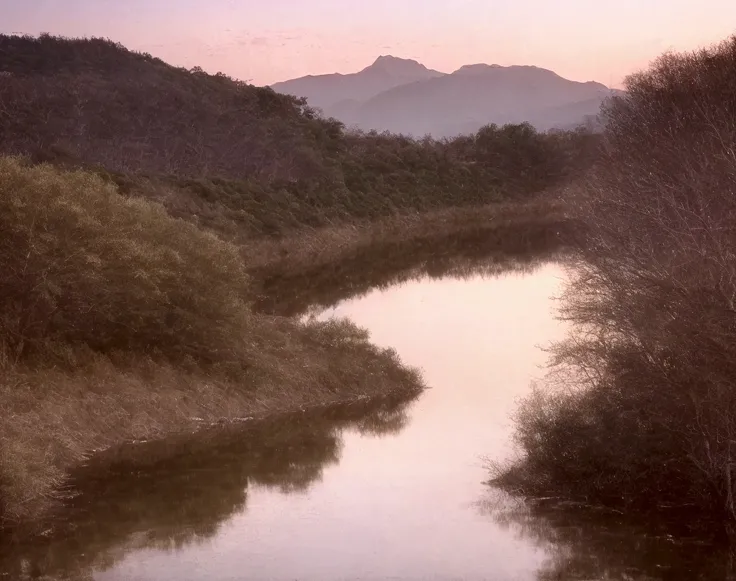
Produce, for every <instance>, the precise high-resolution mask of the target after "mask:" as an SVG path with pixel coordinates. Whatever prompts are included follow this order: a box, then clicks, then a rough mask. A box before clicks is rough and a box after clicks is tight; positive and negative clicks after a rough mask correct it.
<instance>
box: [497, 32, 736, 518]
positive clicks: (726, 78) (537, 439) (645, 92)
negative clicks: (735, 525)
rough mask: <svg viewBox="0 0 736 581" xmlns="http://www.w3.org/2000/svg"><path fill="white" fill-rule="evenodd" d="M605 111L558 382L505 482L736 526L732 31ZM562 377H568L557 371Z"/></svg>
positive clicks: (542, 399) (526, 424)
mask: <svg viewBox="0 0 736 581" xmlns="http://www.w3.org/2000/svg"><path fill="white" fill-rule="evenodd" d="M626 88H627V93H626V95H625V96H623V97H619V98H616V99H615V100H613V101H612V102H611V103H610V104H609V106H608V107H607V109H606V111H605V117H606V121H607V128H606V131H605V136H604V144H603V147H604V151H603V161H602V162H601V163H599V164H597V166H596V167H595V169H594V171H593V172H592V173H591V175H590V178H589V180H588V182H587V184H586V185H587V188H586V192H585V195H584V196H581V197H579V198H577V200H578V203H579V207H578V208H577V211H578V212H579V215H580V216H581V217H582V219H583V221H584V222H585V224H586V232H587V239H586V240H585V244H584V247H583V249H581V251H580V255H579V257H578V260H577V261H576V263H575V265H574V268H573V269H572V271H571V272H572V274H571V283H570V286H569V289H568V290H567V293H566V295H565V297H564V301H563V308H562V315H563V317H564V318H566V319H568V320H569V321H571V322H572V323H573V326H574V329H575V330H574V333H573V335H572V336H571V338H570V339H568V340H567V341H566V342H564V343H562V344H560V345H558V346H557V347H556V348H555V350H554V353H555V363H556V364H557V369H558V372H560V371H564V376H563V379H564V381H563V385H565V386H566V387H565V388H564V389H563V388H561V387H559V385H551V386H549V388H548V390H546V392H545V393H544V394H543V395H538V396H535V397H536V399H531V400H529V401H528V402H527V403H526V405H525V406H524V407H523V408H522V410H521V412H520V416H519V421H520V424H519V425H520V428H519V432H518V438H519V443H520V444H521V447H522V448H523V449H524V451H525V452H526V453H527V456H526V459H525V460H524V461H523V462H522V463H521V464H519V465H517V466H515V467H513V468H512V469H511V470H509V471H507V472H506V473H504V474H503V475H502V477H501V481H506V482H507V483H510V482H512V481H513V482H515V483H516V485H517V486H524V485H525V486H526V488H527V489H528V490H529V491H532V492H539V491H541V490H545V489H546V490H550V489H555V490H558V491H559V490H563V491H565V492H566V493H568V494H570V495H573V496H584V497H586V498H595V499H596V500H598V501H601V502H607V503H621V502H631V503H636V504H639V505H640V506H646V507H648V508H651V507H653V506H671V505H678V506H685V505H687V506H697V507H700V508H706V509H708V510H711V511H714V512H716V513H719V514H722V515H726V516H727V519H728V520H730V521H732V522H733V521H734V520H736V509H735V507H734V502H735V500H734V483H733V478H734V474H735V473H734V460H735V459H736V310H735V304H734V301H735V300H736V197H734V194H735V193H736V149H735V148H736V37H733V38H731V39H729V40H727V41H725V42H723V43H722V44H720V45H718V46H715V47H712V48H709V49H706V50H701V51H699V52H695V53H689V54H666V55H664V56H662V57H660V58H659V59H658V60H657V61H656V62H655V63H654V64H653V65H652V66H651V68H650V69H649V70H647V71H645V72H641V73H638V74H636V75H633V76H632V77H630V78H629V79H628V80H627V87H626ZM557 379H561V378H560V377H558V378H557Z"/></svg>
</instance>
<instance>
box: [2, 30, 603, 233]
mask: <svg viewBox="0 0 736 581" xmlns="http://www.w3.org/2000/svg"><path fill="white" fill-rule="evenodd" d="M0 75H2V76H1V77H0V78H1V79H2V81H1V82H0V154H11V155H12V154H22V155H26V156H28V157H30V158H31V160H33V161H52V162H54V163H57V164H58V163H61V164H64V165H72V166H75V165H82V166H85V167H88V168H92V169H95V171H102V172H103V173H106V175H108V176H109V177H110V179H113V180H115V181H116V183H118V185H120V186H122V191H124V192H127V193H131V194H133V195H142V196H144V197H149V198H154V199H156V200H159V201H162V202H163V203H164V204H165V205H166V207H167V208H168V210H169V211H170V212H171V213H172V214H174V215H176V216H179V217H184V218H187V219H194V218H196V220H197V221H198V223H200V224H201V225H205V226H208V227H211V228H213V229H215V230H218V231H220V232H226V233H227V235H228V236H230V237H232V236H238V237H241V238H242V237H243V236H246V237H248V236H251V235H260V234H264V233H268V234H279V233H284V232H286V231H290V230H293V229H295V228H299V227H302V226H310V227H320V226H325V225H334V224H337V223H349V222H352V221H354V220H356V219H374V218H377V217H381V216H387V215H394V214H396V213H403V212H415V211H419V212H421V211H427V210H434V209H441V208H446V207H450V206H452V207H457V206H468V205H475V204H483V203H487V202H489V201H498V200H502V199H509V198H519V197H520V196H522V197H526V196H528V195H531V194H534V193H536V192H539V191H542V190H544V189H546V188H548V187H550V186H553V185H555V184H557V183H560V182H561V181H563V180H565V179H566V178H567V177H568V176H569V174H570V173H571V172H575V171H577V170H578V169H579V167H580V166H581V165H585V164H587V163H589V156H588V155H587V152H588V151H589V148H588V144H589V140H590V139H592V137H591V136H586V135H584V134H582V133H580V132H578V133H557V134H549V135H546V134H540V133H538V132H536V131H535V130H534V129H533V128H532V127H531V126H528V125H512V126H505V127H496V126H489V127H485V128H483V129H481V130H480V131H478V132H477V133H474V134H472V135H468V136H463V137H459V138H456V139H452V140H442V141H438V140H432V139H423V140H418V139H413V138H409V137H405V136H397V135H391V134H377V133H375V132H373V133H361V132H347V131H345V128H344V127H343V125H342V124H341V123H340V122H338V121H336V120H334V119H323V118H320V117H319V116H318V115H317V114H316V113H315V111H314V110H312V109H311V108H309V107H308V106H307V105H306V103H305V102H304V101H303V100H300V99H298V98H295V97H291V96H287V95H281V94H277V93H276V92H274V91H273V90H272V89H270V88H260V87H254V86H252V85H248V84H246V83H243V82H240V81H237V80H234V79H231V78H229V77H228V76H226V75H224V74H217V75H210V74H207V73H205V72H203V71H202V70H201V69H197V68H195V69H192V70H186V69H183V68H176V67H173V66H170V65H167V64H166V63H164V62H163V61H161V60H160V59H157V58H154V57H152V56H150V55H147V54H139V53H136V52H133V51H130V50H128V49H126V48H125V47H123V46H121V45H120V44H116V43H113V42H111V41H108V40H102V39H79V40H78V39H65V38H58V37H51V36H41V37H39V38H31V37H19V36H0Z"/></svg>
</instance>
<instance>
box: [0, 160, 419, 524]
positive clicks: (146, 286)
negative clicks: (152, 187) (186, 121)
mask: <svg viewBox="0 0 736 581" xmlns="http://www.w3.org/2000/svg"><path fill="white" fill-rule="evenodd" d="M0 209H2V212H1V213H0V228H1V229H2V231H3V232H4V234H5V236H4V237H3V238H2V239H1V240H0V259H2V264H3V267H4V272H5V274H6V276H4V277H3V279H2V281H0V307H2V316H0V334H1V336H0V410H1V411H2V414H3V427H2V431H0V516H1V517H2V520H3V522H4V523H8V522H19V521H24V520H28V519H32V518H35V517H38V516H39V515H41V514H43V513H44V511H45V510H46V509H48V507H49V506H50V505H51V504H53V500H54V498H55V496H56V495H57V494H58V491H59V490H60V486H61V485H62V483H63V481H64V477H65V474H66V471H67V469H68V468H69V467H70V466H72V465H74V464H75V463H77V462H79V461H80V460H81V459H82V458H84V457H85V455H86V454H88V453H89V452H90V451H92V450H94V449H99V448H105V447H108V446H111V445H114V444H116V443H119V442H124V441H126V440H130V439H148V438H156V437H160V436H163V435H165V434H168V433H170V432H172V431H177V430H187V429H192V428H193V427H195V426H197V425H198V424H199V423H200V422H197V421H195V420H194V419H193V418H201V419H202V420H204V421H215V420H218V419H221V418H225V419H227V418H234V417H240V416H246V415H253V414H262V413H267V412H269V411H283V410H285V409H291V408H295V407H299V406H305V405H313V404H318V403H329V402H331V401H332V402H334V401H342V400H344V399H349V398H352V397H358V396H364V395H378V394H386V393H388V392H391V391H397V390H398V391H401V390H408V391H413V390H416V389H420V388H421V386H422V383H421V380H420V378H419V376H418V374H417V373H416V372H415V371H413V370H409V369H406V368H404V367H402V365H401V363H400V361H399V360H398V358H397V357H396V355H395V353H393V352H390V351H385V350H381V349H378V348H376V347H374V346H372V345H371V344H370V343H369V341H368V337H367V335H366V333H364V332H363V331H361V330H359V329H357V328H356V327H354V326H353V325H351V324H350V323H348V322H345V321H342V322H331V323H318V322H314V321H312V322H309V323H299V322H297V321H294V320H290V319H284V318H279V317H267V316H263V315H257V314H253V313H252V312H251V309H250V307H249V305H248V303H247V302H246V300H247V299H248V297H249V296H250V295H251V291H250V286H249V279H248V277H247V275H246V273H245V269H244V266H243V263H242V259H241V258H240V255H239V250H238V249H237V248H236V247H235V246H232V245H230V244H228V243H225V242H222V241H220V240H219V239H217V238H216V237H215V236H214V235H212V234H209V233H206V232H203V231H201V230H198V229H197V228H196V227H195V226H193V225H191V224H187V223H185V222H182V221H180V220H174V219H172V218H170V217H169V216H168V215H167V214H166V212H165V211H163V209H162V208H160V207H158V206H156V205H155V204H152V203H150V202H145V201H143V200H131V199H127V198H124V197H122V196H119V195H118V194H117V193H116V192H115V191H114V189H112V188H111V187H110V186H108V185H105V184H104V183H103V182H102V181H101V180H100V179H98V178H95V177H94V176H92V175H90V174H86V173H84V172H63V171H59V170H56V169H54V168H52V167H49V166H33V167H31V166H26V165H24V163H23V162H22V161H21V160H18V159H12V158H4V159H0Z"/></svg>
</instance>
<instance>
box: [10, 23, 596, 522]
mask: <svg viewBox="0 0 736 581" xmlns="http://www.w3.org/2000/svg"><path fill="white" fill-rule="evenodd" d="M0 75H1V76H0V79H1V82H0V155H1V156H4V157H0V210H2V213H1V216H0V230H2V232H3V236H2V238H0V268H2V270H3V273H4V276H3V277H2V279H1V280H0V312H1V313H2V315H0V354H1V356H0V409H1V410H2V413H3V426H2V429H1V430H0V523H2V524H7V523H18V522H22V521H25V520H28V519H33V518H36V517H39V516H41V515H43V514H44V513H45V511H47V510H48V509H49V507H51V506H53V505H54V504H55V503H57V501H59V490H61V489H62V487H63V485H64V483H65V481H66V474H67V471H68V470H69V469H70V468H71V467H73V466H74V465H75V464H77V463H78V462H79V461H80V460H82V459H84V458H85V457H86V455H87V454H89V453H90V452H91V451H92V450H96V449H104V448H107V447H109V446H112V445H115V444H117V443H121V442H124V441H128V440H132V439H150V438H155V437H160V436H164V435H166V434H169V433H171V432H176V431H187V430H191V429H194V427H196V426H197V425H198V422H197V421H195V419H194V418H201V419H203V420H205V421H213V420H217V419H220V418H229V419H233V418H237V417H242V416H246V415H253V414H259V415H260V414H266V413H269V412H274V411H285V410H288V409H293V408H297V407H300V406H304V405H315V404H327V403H331V402H332V403H334V402H339V401H344V400H350V399H354V398H356V397H359V396H363V395H371V396H375V395H382V394H387V393H391V392H394V391H404V392H409V393H414V392H415V391H416V390H418V389H420V388H421V387H422V383H421V380H420V378H419V376H418V375H417V374H416V373H415V372H414V371H412V370H407V369H405V368H404V367H402V366H401V364H400V362H399V360H398V358H397V357H396V355H395V354H394V353H392V352H390V351H382V350H380V349H377V348H375V347H373V346H371V345H370V343H369V342H368V340H367V337H366V334H365V333H363V332H361V331H360V330H358V329H356V328H355V327H353V326H352V325H350V324H348V323H329V324H324V323H316V322H309V323H299V322H297V321H296V320H294V319H287V318H283V317H280V316H275V315H273V314H268V315H266V314H259V313H257V312H254V309H253V305H254V304H257V305H258V306H259V307H263V306H264V305H266V304H268V301H269V300H272V299H269V295H270V296H271V297H276V298H275V301H274V300H272V302H273V303H274V304H275V305H277V306H279V305H282V304H283V305H285V306H284V308H283V309H281V310H280V311H279V309H276V308H271V309H264V308H261V310H269V311H270V312H274V310H276V311H278V312H277V313H276V314H277V315H278V314H280V313H281V312H283V311H285V310H288V311H289V312H297V311H299V310H303V309H304V308H306V307H307V303H305V302H304V301H302V302H301V303H300V304H297V305H296V306H294V304H287V303H290V302H291V303H293V300H292V298H288V299H284V298H283V297H289V296H292V297H293V292H292V290H291V289H292V287H293V286H295V285H294V284H292V282H293V281H297V283H299V284H301V282H300V281H303V280H305V279H306V280H309V279H311V277H313V276H317V275H315V274H314V273H315V272H320V274H319V275H318V278H319V279H320V280H321V281H325V280H326V279H327V278H329V276H325V274H324V273H333V274H334V276H333V277H332V283H333V284H335V283H339V284H343V285H353V282H354V281H353V279H350V278H349V277H348V280H343V281H338V280H337V278H338V277H342V275H343V273H344V272H345V271H346V270H350V271H351V272H353V273H357V272H359V271H360V264H361V263H363V264H367V263H368V262H369V261H372V260H375V259H380V260H382V261H389V260H390V261H391V262H392V265H391V266H387V268H386V269H385V272H384V273H383V274H382V276H389V277H390V276H395V273H396V272H398V271H399V270H401V269H404V268H407V267H409V266H410V264H409V263H408V262H407V261H408V258H407V257H408V256H409V255H410V254H416V256H418V257H419V261H420V262H421V261H423V260H427V259H428V257H430V256H431V255H432V254H433V253H434V251H435V250H436V249H437V248H439V247H442V246H451V247H452V246H456V245H455V241H465V242H467V243H468V244H470V245H476V246H477V247H478V248H482V249H483V251H493V252H495V253H497V254H498V256H499V258H501V259H503V260H507V259H508V260H511V259H513V260H519V259H520V260H522V261H523V260H526V259H529V258H530V256H528V255H529V254H536V253H541V254H542V255H544V256H546V255H548V254H549V253H550V252H552V251H553V250H555V249H557V248H558V247H559V246H560V233H561V232H564V231H565V227H566V226H567V225H568V218H567V217H566V214H565V212H564V210H563V209H561V208H560V207H559V203H558V202H556V201H555V200H554V192H555V190H556V188H558V186H560V185H561V184H563V183H565V182H567V181H569V180H570V178H571V177H572V176H575V175H578V174H579V173H580V172H581V171H582V170H583V169H584V168H586V167H589V166H590V165H591V163H592V160H593V150H594V148H593V145H594V143H595V140H596V138H595V137H593V136H591V135H588V134H586V133H585V132H583V131H580V132H575V133H557V134H539V133H537V132H535V131H534V130H533V129H532V128H531V127H530V126H528V125H517V126H505V127H495V126H490V127H486V128H484V129H482V130H481V131H479V132H478V133H477V134H475V135H472V136H468V137H462V138H458V139H454V140H451V141H433V140H429V139H425V140H414V139H409V138H406V137H402V136H393V135H388V134H385V135H378V134H361V133H351V132H347V131H345V129H344V128H343V126H342V125H341V124H340V123H338V122H336V121H334V120H326V119H321V118H319V116H318V115H317V114H316V113H315V112H314V111H312V110H311V109H310V108H309V107H307V106H306V104H305V103H304V102H303V101H300V100H298V99H295V98H291V97H287V96H283V95H278V94H276V93H275V92H274V91H272V90H271V89H261V88H256V87H252V86H249V85H246V84H244V83H241V82H238V81H234V80H232V79H230V78H228V77H226V76H225V75H208V74H205V73H204V72H202V71H201V70H196V69H195V70H192V71H187V70H184V69H177V68H174V67H171V66H169V65H166V64H165V63H163V62H162V61H160V60H158V59H155V58H153V57H151V56H149V55H141V54H136V53H133V52H130V51H127V50H126V49H124V48H123V47H121V46H120V45H116V44H114V43H112V42H109V41H105V40H99V39H91V40H65V39H59V38H53V37H49V36H42V37H40V38H24V37H9V36H0ZM371 248H372V249H371ZM525 254H526V255H527V256H524V255H525ZM415 258H416V257H415ZM340 265H344V266H340ZM279 281H281V282H279ZM284 281H285V282H284ZM282 283H283V284H282ZM299 284H297V285H296V286H299ZM320 284H322V283H320ZM360 284H362V285H365V284H366V283H365V281H363V282H361V283H360ZM302 286H303V285H302ZM343 288H345V287H343ZM342 292H344V291H339V292H338V293H337V295H340V293H342ZM297 303H299V301H297ZM272 307H273V305H272ZM287 307H288V308H287Z"/></svg>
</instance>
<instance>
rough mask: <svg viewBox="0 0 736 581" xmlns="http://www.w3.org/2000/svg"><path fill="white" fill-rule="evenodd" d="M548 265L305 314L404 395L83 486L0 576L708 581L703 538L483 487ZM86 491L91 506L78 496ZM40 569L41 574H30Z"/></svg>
mask: <svg viewBox="0 0 736 581" xmlns="http://www.w3.org/2000/svg"><path fill="white" fill-rule="evenodd" d="M561 282H562V271H561V269H560V268H559V267H558V266H556V265H553V264H551V265H547V266H544V267H542V268H540V269H538V270H536V271H535V272H533V273H531V274H528V273H527V274H520V273H510V274H505V275H499V276H496V277H484V276H480V275H478V276H469V277H464V278H444V279H429V278H423V279H419V280H415V281H411V282H406V283H404V284H400V285H395V286H392V287H390V288H387V289H383V290H374V291H371V292H369V293H368V294H367V295H365V296H363V297H360V298H357V299H352V300H347V301H345V302H343V303H341V304H339V305H337V306H335V307H333V308H330V309H328V310H327V311H325V312H323V313H321V314H320V315H319V316H320V317H322V318H325V317H332V316H339V317H349V318H350V319H351V320H353V321H354V322H356V323H357V324H358V325H360V326H362V327H365V328H367V329H369V330H370V333H371V337H372V340H373V341H374V342H375V343H377V344H379V345H382V346H387V347H393V348H394V349H396V350H397V352H398V353H399V354H400V356H401V358H402V360H403V361H404V362H405V363H407V364H409V365H412V366H416V367H420V368H421V369H422V371H423V374H424V377H425V379H426V383H427V384H428V385H429V386H430V389H428V390H427V391H426V392H425V393H423V394H421V396H419V397H418V398H417V399H416V400H415V401H404V402H396V401H384V402H379V403H378V404H373V403H371V404H368V403H366V404H365V405H363V406H362V407H361V405H358V406H352V407H350V406H349V407H348V408H347V409H343V410H337V411H335V412H330V413H327V412H325V413H322V414H318V415H316V416H314V417H312V416H308V415H304V416H300V417H291V418H289V419H287V420H283V421H282V420H279V421H274V422H271V423H266V424H265V425H261V426H259V427H257V428H254V429H253V430H251V432H249V433H248V435H247V437H243V435H242V434H239V435H237V436H235V435H232V436H231V437H229V438H227V437H225V438H224V440H223V441H215V442H206V443H202V444H201V448H200V449H197V447H196V446H195V447H194V448H192V447H191V446H190V445H187V446H185V447H184V449H185V450H186V452H185V453H182V454H178V455H177V454H176V453H171V452H172V450H168V452H167V454H166V457H167V459H166V460H165V461H161V462H157V463H155V467H153V464H152V468H151V469H150V470H146V467H145V466H143V467H140V466H139V467H138V468H137V470H136V472H135V473H134V474H130V473H129V471H125V470H121V471H120V472H119V473H117V474H116V473H115V471H114V470H112V471H109V470H108V473H107V474H106V476H105V477H100V478H97V479H95V478H91V479H90V481H91V482H93V484H90V485H88V486H89V487H90V490H89V491H87V492H86V493H85V494H83V495H82V500H81V501H80V502H79V511H78V512H79V515H77V516H76V517H75V518H76V524H75V526H74V530H76V531H77V532H76V533H75V534H72V535H70V536H69V538H67V539H64V540H59V541H55V542H54V543H50V544H49V545H48V546H43V547H36V548H34V549H33V551H30V552H29V554H28V555H25V556H23V557H22V558H18V559H15V560H13V559H11V560H10V561H9V562H10V563H12V567H13V569H12V571H11V569H10V568H9V567H10V565H8V566H6V567H5V569H3V566H2V564H0V574H3V571H7V572H5V573H4V574H3V575H4V576H3V577H0V578H3V579H4V578H9V579H10V578H16V577H15V576H17V577H18V578H50V579H55V578H64V577H68V578H86V579H94V580H98V581H153V580H171V581H195V580H196V581H199V580H204V579H207V580H220V579H222V580H235V579H243V580H246V579H247V580H251V579H252V580H284V581H285V580H295V579H299V580H308V581H312V580H314V581H317V580H320V581H323V580H324V581H328V580H343V579H360V580H379V579H381V580H383V579H395V580H419V579H437V580H450V579H453V580H454V579H458V580H460V579H462V580H480V579H489V580H491V579H492V580H522V581H526V580H532V579H540V580H541V579H568V578H569V579H624V578H626V579H637V580H638V579H641V580H644V579H697V578H702V579H710V578H716V577H712V576H711V575H721V574H722V573H724V572H725V571H726V569H725V568H724V567H725V565H724V564H723V563H724V560H723V559H721V558H716V556H715V553H714V552H713V550H711V549H710V547H709V546H707V545H704V544H703V543H698V542H695V541H691V540H687V539H674V538H673V537H671V536H669V535H668V533H667V532H666V531H662V530H659V529H653V528H638V527H635V526H634V525H631V524H624V523H622V522H621V520H620V519H619V517H618V516H617V515H611V514H599V513H595V512H591V511H581V510H579V509H575V508H574V507H573V508H571V507H564V506H563V505H561V504H560V503H535V504H531V503H524V502H522V501H520V500H518V499H512V498H508V497H505V496H504V495H502V494H500V493H499V492H496V491H494V490H493V489H491V488H490V487H489V486H487V485H486V484H484V480H485V479H487V477H488V472H487V469H486V467H485V458H490V459H493V460H503V459H504V458H507V457H508V456H509V454H512V453H513V449H512V447H511V434H512V422H511V414H512V413H513V411H514V409H515V407H516V405H517V401H518V398H519V397H522V396H524V395H525V394H527V393H529V391H530V389H531V385H532V382H533V381H535V380H537V379H540V378H541V377H543V375H544V369H543V365H544V363H545V360H546V356H545V353H544V352H543V351H542V349H540V347H543V346H544V345H546V344H548V343H549V342H551V341H553V340H555V339H558V338H560V337H562V335H563V333H564V331H565V329H564V328H563V326H562V325H561V324H560V323H559V322H558V321H557V320H556V319H555V316H554V305H555V304H554V302H553V301H552V300H551V297H553V296H554V295H556V294H558V293H559V291H560V285H561ZM90 499H92V500H90ZM44 576H46V577H44Z"/></svg>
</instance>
